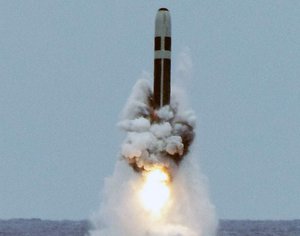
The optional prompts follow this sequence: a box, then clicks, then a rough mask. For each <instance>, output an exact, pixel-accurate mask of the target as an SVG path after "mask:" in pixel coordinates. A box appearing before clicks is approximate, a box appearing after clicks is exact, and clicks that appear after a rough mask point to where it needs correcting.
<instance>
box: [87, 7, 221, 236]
mask: <svg viewBox="0 0 300 236" xmlns="http://www.w3.org/2000/svg"><path fill="white" fill-rule="evenodd" d="M154 50H155V52H154V83H153V85H154V86H153V89H152V86H151V84H150V82H149V78H143V79H141V80H139V81H137V83H136V85H135V86H134V87H133V90H132V93H131V95H130V97H129V99H128V101H127V104H126V105H125V108H124V110H123V115H122V120H121V121H120V122H119V124H118V125H119V127H120V128H121V129H122V130H124V131H125V132H126V137H125V140H124V142H123V144H122V147H121V153H120V156H121V158H120V161H119V162H118V163H117V165H116V168H115V172H114V175H113V176H112V177H111V178H108V179H107V180H106V182H105V187H104V192H103V199H102V204H101V208H100V211H99V212H98V213H97V214H95V215H94V216H93V219H92V221H93V223H94V226H95V228H94V229H93V230H91V231H90V235H91V236H121V235H125V236H213V235H215V233H216V227H217V220H216V216H215V211H214V206H213V205H212V204H211V203H210V200H209V197H208V193H207V192H208V191H207V189H206V180H205V177H204V176H202V175H199V170H197V165H196V163H195V162H194V161H195V160H194V159H193V155H192V152H189V151H190V145H191V144H192V142H193V140H194V137H195V132H194V128H195V122H196V117H195V114H194V112H193V111H191V110H189V109H186V107H185V106H184V104H183V101H182V98H181V96H179V93H178V92H176V89H173V90H172V93H171V86H170V82H171V18H170V13H169V11H168V9H166V8H161V9H159V10H158V13H157V15H156V20H155V38H154ZM187 56H188V55H184V58H186V57H187ZM181 64H182V65H180V70H181V71H184V70H186V71H187V70H189V68H188V66H186V63H185V62H184V61H183V62H182V63H181ZM182 74H184V73H182ZM173 88H174V87H173ZM128 164H129V165H128Z"/></svg>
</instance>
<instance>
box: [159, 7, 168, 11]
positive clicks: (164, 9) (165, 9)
mask: <svg viewBox="0 0 300 236" xmlns="http://www.w3.org/2000/svg"><path fill="white" fill-rule="evenodd" d="M159 11H169V10H168V9H167V8H164V7H162V8H159Z"/></svg>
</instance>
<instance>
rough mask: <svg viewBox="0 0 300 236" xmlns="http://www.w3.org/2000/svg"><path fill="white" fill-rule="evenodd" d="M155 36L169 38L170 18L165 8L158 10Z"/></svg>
mask: <svg viewBox="0 0 300 236" xmlns="http://www.w3.org/2000/svg"><path fill="white" fill-rule="evenodd" d="M155 36H161V37H163V36H168V37H171V16H170V12H169V10H168V9H167V8H160V9H159V10H158V11H157V14H156V18H155Z"/></svg>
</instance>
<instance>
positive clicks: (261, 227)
mask: <svg viewBox="0 0 300 236" xmlns="http://www.w3.org/2000/svg"><path fill="white" fill-rule="evenodd" d="M91 227H92V226H91V225H90V224H89V222H88V221H85V220H82V221H69V220H64V221H52V220H41V219H11V220H0V236H85V235H87V234H88V231H89V229H90V228H91ZM125 236H126V235H125ZM128 236H130V235H128ZM218 236H300V220H289V221H287V220H278V221H271V220H264V221H262V220H220V225H219V231H218Z"/></svg>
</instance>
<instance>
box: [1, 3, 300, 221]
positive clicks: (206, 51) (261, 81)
mask: <svg viewBox="0 0 300 236" xmlns="http://www.w3.org/2000/svg"><path fill="white" fill-rule="evenodd" d="M163 6H164V7H168V8H169V9H170V11H171V16H172V26H173V58H174V60H173V61H175V62H176V61H177V58H178V56H179V54H180V53H181V52H182V51H183V50H185V48H186V47H188V48H189V49H190V54H191V57H192V59H193V65H194V67H193V73H192V79H190V80H187V81H186V82H184V83H185V84H184V85H185V87H186V89H187V93H188V95H189V100H190V103H191V105H192V107H193V108H194V110H195V111H196V114H197V116H198V126H197V141H196V142H195V144H194V149H195V152H196V153H197V155H198V156H199V162H200V164H201V169H202V171H203V172H204V173H205V175H206V176H207V177H208V179H209V185H210V192H211V197H212V201H213V203H214V204H215V205H216V209H217V212H218V215H219V217H221V218H234V219H241V218H252V219H265V218H268V219H278V218H283V219H291V218H300V197H299V196H300V187H299V186H300V184H299V180H300V123H299V121H300V43H299V42H300V1H296V0H295V1H292V0H291V1H276V0H274V1H266V0H265V1H250V0H249V1H247V0H245V1H237V0H236V1H198V0H194V1H192V0H191V1H140V0H130V1H121V0H119V1H113V0H102V1H56V0H45V1H30V0H28V1H15V0H6V1H5V0H3V1H1V2H0V34H1V36H0V218H16V217H25V218H29V217H41V218H50V219H83V218H87V217H88V216H89V215H90V213H91V212H93V211H95V210H97V209H98V206H99V201H100V190H101V188H102V186H103V181H104V178H105V176H109V175H111V173H112V171H113V168H114V165H115V162H116V161H117V159H118V151H119V145H120V143H121V140H122V134H121V132H120V131H118V129H117V128H116V123H117V121H118V117H119V114H120V112H121V109H122V106H123V105H124V103H125V101H126V99H127V97H128V95H129V93H130V90H131V87H132V86H133V84H134V83H135V81H136V80H137V79H138V78H139V77H140V75H141V73H142V71H147V72H149V73H152V70H153V64H152V61H153V34H154V17H155V14H156V11H157V9H158V8H160V7H163ZM175 68H176V65H175V64H173V69H175ZM173 74H174V70H173Z"/></svg>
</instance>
